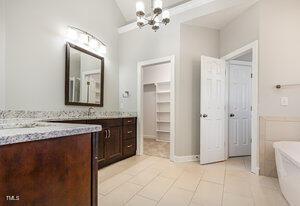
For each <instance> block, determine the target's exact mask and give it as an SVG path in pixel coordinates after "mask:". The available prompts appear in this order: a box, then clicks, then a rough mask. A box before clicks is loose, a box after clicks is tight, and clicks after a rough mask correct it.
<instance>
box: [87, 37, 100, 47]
mask: <svg viewBox="0 0 300 206" xmlns="http://www.w3.org/2000/svg"><path fill="white" fill-rule="evenodd" d="M89 46H90V47H91V48H92V49H95V48H97V47H98V41H97V40H96V39H94V38H91V39H90V40H89Z"/></svg>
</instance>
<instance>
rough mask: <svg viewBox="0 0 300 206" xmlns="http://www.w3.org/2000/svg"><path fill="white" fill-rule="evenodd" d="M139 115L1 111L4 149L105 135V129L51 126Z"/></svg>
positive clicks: (0, 126)
mask: <svg viewBox="0 0 300 206" xmlns="http://www.w3.org/2000/svg"><path fill="white" fill-rule="evenodd" d="M136 116H137V114H136V113H135V112H120V111H110V112H109V111H96V112H94V113H93V114H92V115H88V113H87V112H86V111H77V110H74V111H26V110H0V146H1V145H8V144H15V143H21V142H29V141H35V140H43V139H50V138H57V137H64V136H71V135H77V134H85V133H92V132H97V131H101V130H102V127H101V125H86V124H85V125H82V124H66V123H50V122H49V121H53V122H54V121H69V120H93V119H110V118H128V117H136Z"/></svg>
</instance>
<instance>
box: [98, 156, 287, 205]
mask: <svg viewBox="0 0 300 206" xmlns="http://www.w3.org/2000/svg"><path fill="white" fill-rule="evenodd" d="M98 192H99V205H100V206H121V205H126V206H154V205H158V206H288V204H287V202H286V201H285V199H284V197H283V196H282V194H281V192H280V188H279V184H278V180H277V179H276V178H270V177H264V176H256V175H253V174H250V173H249V158H247V157H246V158H232V159H229V160H228V161H226V162H220V163H216V164H210V165H205V166H201V165H199V164H198V163H197V162H189V163H172V162H170V161H169V160H168V159H165V158H159V157H153V156H135V157H132V158H129V159H126V160H124V161H122V162H119V163H116V164H114V165H112V166H109V167H106V168H104V169H102V170H100V171H99V190H98Z"/></svg>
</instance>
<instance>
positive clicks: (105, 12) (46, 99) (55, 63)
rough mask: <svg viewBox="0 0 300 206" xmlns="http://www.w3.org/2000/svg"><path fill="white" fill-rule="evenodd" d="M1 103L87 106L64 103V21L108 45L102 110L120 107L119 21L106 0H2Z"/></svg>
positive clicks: (116, 11)
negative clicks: (3, 65)
mask: <svg viewBox="0 0 300 206" xmlns="http://www.w3.org/2000/svg"><path fill="white" fill-rule="evenodd" d="M5 9H6V15H5V16H6V20H5V22H6V106H7V108H8V109H28V110H63V109H69V108H70V109H86V107H74V106H72V107H70V106H65V105H64V84H65V79H64V78H65V77H64V76H65V75H64V74H65V34H66V29H67V26H68V25H72V26H76V27H79V28H81V29H83V30H86V31H89V32H90V33H92V34H94V35H95V36H97V37H98V38H100V39H102V40H103V41H104V42H105V43H106V44H107V54H106V55H105V72H104V74H105V77H104V79H105V84H104V85H105V86H104V108H102V110H108V111H110V110H118V109H119V101H118V100H119V81H118V80H119V75H118V73H119V68H118V32H117V28H118V27H119V26H120V25H122V24H123V23H124V19H123V17H122V15H121V13H120V11H119V9H118V7H117V5H116V3H115V1H111V0H97V1H95V0H85V1H83V0H81V1H71V0H64V1H59V0H45V1H39V0H22V1H19V0H6V6H5Z"/></svg>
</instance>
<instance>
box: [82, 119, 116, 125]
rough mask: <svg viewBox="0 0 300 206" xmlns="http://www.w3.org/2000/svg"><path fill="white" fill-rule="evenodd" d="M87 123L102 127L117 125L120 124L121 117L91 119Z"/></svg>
mask: <svg viewBox="0 0 300 206" xmlns="http://www.w3.org/2000/svg"><path fill="white" fill-rule="evenodd" d="M87 123H88V124H98V125H102V127H118V126H122V119H93V120H88V121H87Z"/></svg>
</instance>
